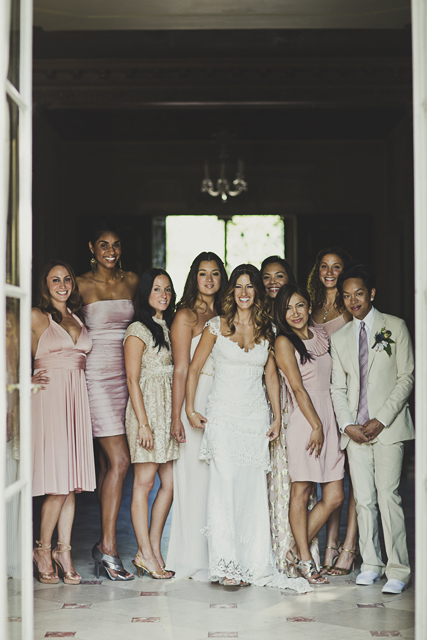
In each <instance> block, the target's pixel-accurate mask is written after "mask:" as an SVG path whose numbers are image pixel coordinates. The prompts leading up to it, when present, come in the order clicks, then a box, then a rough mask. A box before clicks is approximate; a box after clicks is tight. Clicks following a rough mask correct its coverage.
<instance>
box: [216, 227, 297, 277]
mask: <svg viewBox="0 0 427 640" xmlns="http://www.w3.org/2000/svg"><path fill="white" fill-rule="evenodd" d="M272 255H278V256H280V257H281V258H284V257H285V226H284V224H283V219H282V218H281V217H280V216H233V218H232V220H230V221H229V222H228V223H227V271H228V272H229V273H231V271H232V270H233V269H234V268H235V267H237V265H239V264H247V263H249V264H253V265H254V266H255V267H258V268H259V267H260V266H261V262H262V261H263V260H264V258H268V256H272Z"/></svg>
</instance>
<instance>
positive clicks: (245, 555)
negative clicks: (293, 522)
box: [200, 317, 312, 593]
mask: <svg viewBox="0 0 427 640" xmlns="http://www.w3.org/2000/svg"><path fill="white" fill-rule="evenodd" d="M207 326H208V327H209V330H210V331H211V333H212V334H213V335H216V336H217V340H216V342H215V345H214V347H213V349H212V358H213V362H214V366H215V378H214V385H213V389H212V392H211V394H210V396H209V399H208V403H207V410H206V416H207V425H206V428H205V432H204V435H203V441H202V446H201V450H200V457H201V459H202V460H205V461H206V462H208V463H209V489H208V499H207V522H206V526H205V528H204V529H203V533H204V534H205V536H206V538H207V541H208V548H209V577H210V579H211V580H213V581H216V580H219V579H221V578H224V577H227V578H233V579H237V580H241V581H243V582H250V583H251V584H254V585H257V586H270V587H277V588H281V589H285V588H289V589H293V590H295V591H298V592H303V593H304V592H307V591H311V590H312V588H311V587H310V585H309V584H308V583H307V581H306V580H304V579H303V578H298V579H295V578H289V577H288V576H287V575H284V574H281V573H279V571H278V570H277V569H276V560H275V556H274V554H273V550H272V546H271V536H270V518H269V505H268V494H267V478H266V474H267V472H268V471H270V454H269V441H268V438H267V435H266V434H267V431H268V429H269V426H270V417H269V409H268V404H267V400H266V396H265V392H264V388H263V383H262V380H263V373H264V367H265V364H266V362H267V359H268V344H267V343H266V342H265V341H262V342H261V343H260V344H258V345H255V347H254V348H253V349H252V350H250V351H248V352H245V351H244V350H243V349H241V348H240V347H239V346H238V344H236V343H234V342H232V341H231V340H230V339H229V338H227V337H225V336H222V335H221V333H220V319H219V318H218V317H217V318H213V319H212V320H210V321H209V322H208V323H207Z"/></svg>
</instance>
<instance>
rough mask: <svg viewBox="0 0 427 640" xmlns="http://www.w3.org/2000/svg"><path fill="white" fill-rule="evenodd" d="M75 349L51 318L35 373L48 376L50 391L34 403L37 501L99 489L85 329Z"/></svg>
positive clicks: (36, 356) (44, 392) (88, 341)
mask: <svg viewBox="0 0 427 640" xmlns="http://www.w3.org/2000/svg"><path fill="white" fill-rule="evenodd" d="M73 317H74V318H75V319H76V320H77V322H78V323H79V324H80V325H81V327H82V330H81V333H80V336H79V338H78V340H77V342H76V344H74V342H73V339H72V338H71V336H70V334H69V333H68V332H67V331H65V329H63V328H62V327H61V326H60V325H59V324H58V323H57V322H55V321H54V320H52V317H51V316H50V315H49V326H48V327H47V329H45V331H44V332H43V333H42V335H41V336H40V340H39V343H38V345H37V352H36V355H35V360H34V373H37V372H38V371H40V370H45V369H46V370H47V377H48V378H50V382H49V384H47V385H46V389H43V390H41V391H39V392H38V393H36V394H35V395H33V397H32V423H33V439H32V451H33V496H40V495H45V494H61V495H66V494H68V493H69V492H70V491H93V490H94V489H95V486H96V480H95V464H94V457H93V440H92V429H91V423H90V412H89V401H88V395H87V388H86V380H85V371H84V370H85V365H86V354H87V353H88V352H89V351H90V350H91V347H92V342H91V339H90V337H89V334H88V332H87V330H86V328H85V326H84V325H83V323H82V322H81V321H80V320H79V318H77V316H73Z"/></svg>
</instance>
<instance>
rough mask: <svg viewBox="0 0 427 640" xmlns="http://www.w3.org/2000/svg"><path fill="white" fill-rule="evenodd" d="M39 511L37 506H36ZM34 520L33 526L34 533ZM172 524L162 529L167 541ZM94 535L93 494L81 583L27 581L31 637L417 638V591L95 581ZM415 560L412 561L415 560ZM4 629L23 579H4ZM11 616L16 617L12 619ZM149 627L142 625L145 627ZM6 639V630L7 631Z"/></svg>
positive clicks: (124, 530)
mask: <svg viewBox="0 0 427 640" xmlns="http://www.w3.org/2000/svg"><path fill="white" fill-rule="evenodd" d="M412 475H413V474H412V466H411V465H409V471H408V468H407V469H406V473H405V478H404V480H403V482H402V494H403V497H404V505H405V511H406V516H407V527H408V539H409V540H408V542H409V546H410V551H411V556H412V555H413V553H412V552H413V531H414V514H413V477H412ZM130 489H131V476H130V477H129V478H128V481H127V485H126V487H125V498H124V501H123V505H122V511H121V520H120V524H119V528H118V534H119V536H118V537H119V545H120V552H121V556H122V559H123V560H124V563H125V566H126V567H127V568H128V569H130V568H131V566H132V565H131V559H132V557H133V554H134V552H135V542H134V536H133V531H132V527H131V524H130V519H129V496H130ZM36 509H37V505H36ZM37 526H38V525H37V523H36V524H35V527H36V530H37ZM168 534H169V528H168V527H167V529H166V532H165V546H166V545H167V540H168ZM97 536H98V506H97V502H96V498H95V497H94V496H91V495H88V494H86V495H82V496H79V497H78V502H77V516H76V522H75V528H74V534H73V547H74V548H73V558H74V561H75V566H76V568H77V570H78V571H79V572H80V573H81V574H82V577H83V581H82V584H81V585H79V586H66V585H64V584H63V583H62V582H60V584H59V585H50V586H49V585H41V584H39V583H38V582H35V583H34V596H35V598H34V599H35V639H36V640H41V639H42V638H49V637H50V638H58V637H70V638H75V639H76V640H98V639H99V640H133V639H134V638H135V639H138V640H140V638H141V637H146V638H149V639H150V640H171V639H174V640H175V639H177V640H202V639H205V638H240V639H243V640H264V639H265V640H267V639H268V640H276V638H277V640H279V639H280V640H283V638H287V639H288V640H300V639H301V640H303V639H310V640H322V639H325V640H326V639H327V640H342V639H343V638H345V639H346V640H363V639H364V638H372V637H374V638H384V637H393V638H394V637H399V638H400V637H402V638H413V637H414V591H413V587H410V588H409V589H408V590H407V591H405V592H404V593H403V594H401V595H396V596H392V595H385V594H384V595H383V594H382V593H381V587H382V585H383V584H384V580H381V581H380V582H377V583H376V584H375V585H373V586H371V587H358V586H356V584H355V582H354V580H355V575H354V574H352V575H350V576H347V577H343V578H335V579H333V578H332V579H331V583H330V585H328V586H318V587H315V590H314V592H313V593H309V594H306V595H297V594H295V593H294V592H292V591H282V592H280V591H278V590H275V589H270V588H259V587H248V588H244V589H238V588H225V587H220V586H219V585H216V584H210V583H200V582H195V581H193V580H171V581H166V582H163V581H155V580H152V579H151V578H150V577H147V576H144V577H143V578H140V579H138V578H137V577H135V580H133V581H131V582H128V583H115V582H111V581H109V580H108V579H107V578H106V577H105V574H104V575H102V576H101V578H100V580H99V581H97V580H96V579H95V577H94V567H93V561H92V559H91V555H90V550H91V547H92V545H93V544H94V542H95V540H96V539H97ZM412 563H413V558H412ZM9 587H10V590H11V599H10V605H11V606H10V611H9V615H10V617H11V621H10V628H11V630H13V627H14V626H15V625H16V630H18V627H19V620H18V618H19V617H20V615H21V614H20V598H19V592H20V581H18V580H9ZM13 618H16V620H13ZM147 627H148V628H147ZM12 637H13V636H12Z"/></svg>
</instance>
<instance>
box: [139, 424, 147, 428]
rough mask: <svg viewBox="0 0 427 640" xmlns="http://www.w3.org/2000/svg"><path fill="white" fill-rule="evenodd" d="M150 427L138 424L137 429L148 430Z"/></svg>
mask: <svg viewBox="0 0 427 640" xmlns="http://www.w3.org/2000/svg"><path fill="white" fill-rule="evenodd" d="M149 428H150V425H149V424H140V425H139V427H138V429H149Z"/></svg>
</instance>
